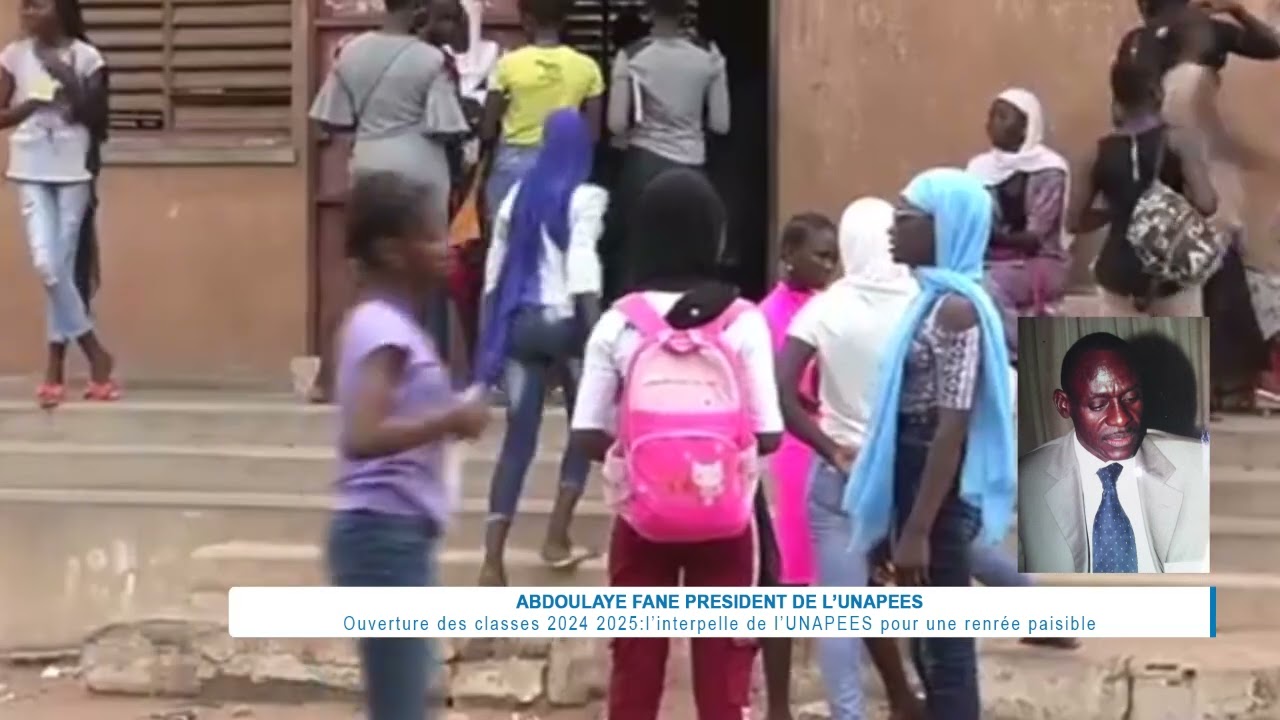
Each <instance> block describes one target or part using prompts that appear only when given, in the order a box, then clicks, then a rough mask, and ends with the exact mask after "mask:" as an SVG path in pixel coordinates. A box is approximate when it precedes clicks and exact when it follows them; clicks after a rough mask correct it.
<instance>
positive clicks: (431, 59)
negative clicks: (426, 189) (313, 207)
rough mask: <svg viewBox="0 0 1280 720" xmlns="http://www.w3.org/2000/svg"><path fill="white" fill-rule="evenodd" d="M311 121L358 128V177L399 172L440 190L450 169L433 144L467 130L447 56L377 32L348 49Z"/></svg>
mask: <svg viewBox="0 0 1280 720" xmlns="http://www.w3.org/2000/svg"><path fill="white" fill-rule="evenodd" d="M311 117H312V119H314V120H318V121H320V122H323V123H326V124H329V125H333V126H336V127H341V128H351V127H354V129H355V147H354V148H353V149H352V157H351V170H352V173H353V174H356V173H361V172H377V171H390V172H398V173H400V174H402V175H404V176H406V177H409V178H412V179H415V180H417V181H419V182H423V183H426V184H428V185H431V186H433V187H436V188H438V189H442V190H447V189H448V187H449V166H448V163H447V161H446V159H445V155H444V148H443V146H442V145H441V144H440V143H439V142H436V141H435V140H433V139H432V138H433V136H439V135H445V134H457V133H465V132H466V131H467V130H468V126H467V121H466V117H465V116H463V114H462V108H461V106H460V105H459V103H458V89H457V85H456V84H455V83H454V81H453V79H452V78H451V77H450V76H449V73H448V71H447V70H446V69H445V56H444V53H442V52H441V51H440V50H439V49H437V48H435V47H432V46H431V45H428V44H427V43H425V42H422V41H421V40H419V39H418V38H416V37H413V36H410V35H399V34H392V33H386V32H382V31H377V30H375V31H371V32H367V33H363V34H361V35H360V36H358V37H356V38H355V39H354V40H352V41H351V42H350V43H348V44H347V45H346V46H345V47H344V48H342V52H341V53H340V54H339V55H338V59H337V61H336V62H335V63H334V65H333V69H332V70H331V71H330V72H329V76H328V77H327V78H325V81H324V85H323V86H322V87H321V88H320V92H319V94H317V95H316V99H315V102H314V103H313V104H312V106H311Z"/></svg>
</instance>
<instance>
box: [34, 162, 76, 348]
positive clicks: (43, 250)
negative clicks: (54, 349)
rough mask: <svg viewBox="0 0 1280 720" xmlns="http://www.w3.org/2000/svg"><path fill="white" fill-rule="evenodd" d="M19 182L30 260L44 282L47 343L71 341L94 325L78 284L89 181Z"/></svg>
mask: <svg viewBox="0 0 1280 720" xmlns="http://www.w3.org/2000/svg"><path fill="white" fill-rule="evenodd" d="M17 185H18V200H19V202H20V204H21V206H22V219H23V222H24V224H25V225H26V231H27V243H28V245H29V246H30V249H31V261H32V264H34V265H35V269H36V272H37V273H38V274H39V275H40V280H41V282H42V283H43V284H44V290H45V295H46V299H45V326H46V332H47V335H48V339H49V342H52V343H67V342H72V341H74V340H76V339H77V338H79V337H80V336H82V335H84V334H85V333H87V332H90V331H91V330H93V323H92V321H90V320H89V313H88V311H87V310H86V309H85V305H84V298H83V297H81V295H80V290H79V288H77V287H76V250H77V248H78V247H79V245H80V226H81V224H82V223H83V222H84V216H85V211H86V210H87V209H88V207H89V200H90V198H91V196H92V189H91V186H90V184H89V183H88V182H82V183H41V182H19V183H17Z"/></svg>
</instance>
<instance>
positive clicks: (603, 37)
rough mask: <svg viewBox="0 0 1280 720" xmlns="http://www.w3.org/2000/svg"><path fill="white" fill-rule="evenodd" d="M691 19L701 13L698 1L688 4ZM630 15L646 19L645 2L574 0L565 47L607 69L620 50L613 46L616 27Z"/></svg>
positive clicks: (646, 5)
mask: <svg viewBox="0 0 1280 720" xmlns="http://www.w3.org/2000/svg"><path fill="white" fill-rule="evenodd" d="M688 6H689V9H688V13H689V19H690V21H692V19H693V18H694V17H695V16H696V15H697V12H698V0H689V3H688ZM628 11H632V12H635V13H638V14H639V15H640V16H642V17H643V16H647V14H648V3H647V2H646V0H575V1H574V3H573V10H572V11H571V13H570V15H569V22H568V23H567V24H566V27H565V37H564V40H565V42H566V43H568V44H570V45H573V46H574V47H576V48H577V49H579V50H581V51H582V52H584V53H587V54H588V55H591V56H592V57H594V58H595V59H596V60H598V61H599V62H600V65H601V67H604V68H606V69H607V68H608V67H609V64H610V63H611V61H612V60H613V57H614V55H616V54H617V53H618V50H619V49H621V48H618V47H615V46H614V42H613V40H614V27H615V23H616V22H617V20H618V17H619V16H620V15H622V14H624V13H626V12H628Z"/></svg>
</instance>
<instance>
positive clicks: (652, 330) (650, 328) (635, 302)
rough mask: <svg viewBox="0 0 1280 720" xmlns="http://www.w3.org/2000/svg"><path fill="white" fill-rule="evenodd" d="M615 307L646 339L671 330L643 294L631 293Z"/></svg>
mask: <svg viewBox="0 0 1280 720" xmlns="http://www.w3.org/2000/svg"><path fill="white" fill-rule="evenodd" d="M614 307H616V308H617V309H618V312H620V313H622V316H623V317H625V318H626V319H627V322H628V323H630V324H631V325H632V327H634V328H635V329H636V330H638V331H639V332H640V334H641V335H643V336H644V337H646V338H651V337H655V336H657V335H659V334H661V333H663V332H665V331H667V330H670V329H671V326H670V325H668V324H667V321H666V319H665V318H663V317H662V315H660V314H659V313H658V311H657V310H655V309H653V305H651V304H650V303H649V301H648V299H646V298H645V296H644V294H643V293H638V292H637V293H631V294H630V295H627V296H626V297H624V298H622V299H621V300H619V301H618V302H617V303H616V304H615V305H614Z"/></svg>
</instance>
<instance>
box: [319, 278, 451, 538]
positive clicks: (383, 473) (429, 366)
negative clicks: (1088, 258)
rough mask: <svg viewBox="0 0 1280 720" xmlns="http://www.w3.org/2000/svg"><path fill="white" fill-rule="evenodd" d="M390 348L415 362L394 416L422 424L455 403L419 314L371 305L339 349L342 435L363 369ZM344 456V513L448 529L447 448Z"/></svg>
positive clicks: (360, 309) (350, 323)
mask: <svg viewBox="0 0 1280 720" xmlns="http://www.w3.org/2000/svg"><path fill="white" fill-rule="evenodd" d="M385 347H396V348H400V349H401V350H403V351H404V352H405V354H406V355H407V358H408V359H407V361H406V363H405V372H404V377H402V378H401V380H400V384H399V386H398V387H397V388H396V393H395V401H394V405H393V407H392V410H391V414H392V416H393V417H401V418H420V417H423V416H424V415H426V414H427V413H430V412H431V411H433V410H440V409H443V408H445V407H448V406H449V405H450V404H452V403H453V402H454V394H453V390H452V388H451V387H450V384H449V375H448V371H447V370H446V368H445V367H444V364H443V363H442V362H441V360H440V355H439V353H437V352H436V348H435V344H434V343H432V341H431V338H430V337H429V336H428V335H427V333H426V332H424V331H423V329H422V328H421V326H419V325H418V323H417V322H416V321H415V320H414V319H413V316H412V314H411V313H410V312H409V311H408V310H407V309H405V308H402V307H399V306H398V305H396V304H395V303H392V302H390V301H387V300H380V299H375V300H366V301H364V302H362V303H360V304H359V305H357V306H356V307H355V308H353V309H352V310H351V313H350V315H349V316H348V318H347V323H346V327H345V329H344V330H343V333H342V340H341V345H340V346H339V348H338V365H337V374H336V377H335V380H336V388H335V392H336V398H337V401H338V412H339V430H338V432H339V433H345V432H346V428H347V416H348V414H349V413H350V411H351V403H352V402H353V400H354V397H355V391H356V388H355V383H356V381H357V374H358V372H359V368H360V365H361V363H363V362H364V360H365V359H366V358H367V357H369V355H370V354H372V353H373V352H374V351H376V350H379V349H381V348H385ZM339 447H341V443H340V445H339ZM339 455H340V458H339V470H338V483H337V485H338V487H337V489H338V501H337V509H338V510H369V511H373V512H382V513H389V514H393V515H412V516H425V517H426V518H427V519H428V520H429V521H430V522H431V523H432V525H433V526H434V527H437V528H439V527H441V526H442V525H443V524H444V522H445V520H446V519H447V517H448V514H449V510H450V508H449V504H450V498H449V491H448V488H447V487H446V479H445V478H444V477H443V475H444V472H445V467H444V463H445V457H444V456H445V447H444V442H437V443H433V444H431V445H424V446H422V447H419V448H415V449H413V450H409V451H406V452H403V453H400V454H398V455H388V456H385V457H380V458H374V459H370V460H354V459H352V458H349V457H347V456H346V455H344V454H342V453H339Z"/></svg>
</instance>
